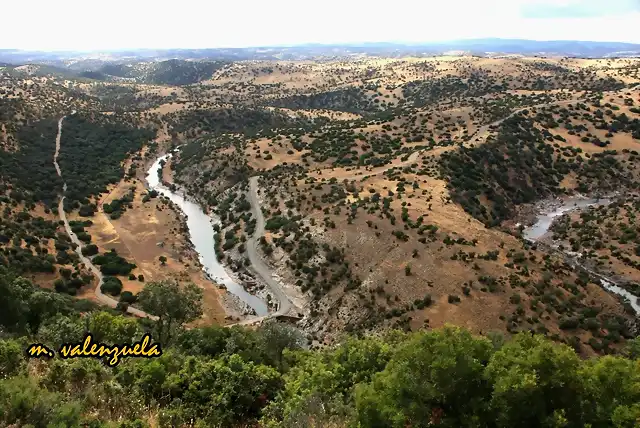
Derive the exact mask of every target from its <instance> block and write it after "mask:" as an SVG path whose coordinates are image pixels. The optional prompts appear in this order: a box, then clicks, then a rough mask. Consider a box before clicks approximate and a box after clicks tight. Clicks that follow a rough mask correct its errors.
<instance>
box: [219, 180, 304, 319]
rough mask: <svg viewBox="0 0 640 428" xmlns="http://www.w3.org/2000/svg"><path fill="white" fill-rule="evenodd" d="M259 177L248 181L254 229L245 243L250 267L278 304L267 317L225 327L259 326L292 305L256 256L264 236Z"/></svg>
mask: <svg viewBox="0 0 640 428" xmlns="http://www.w3.org/2000/svg"><path fill="white" fill-rule="evenodd" d="M259 178H260V177H259V176H255V177H251V178H250V179H249V201H250V202H251V210H252V213H253V215H254V216H255V219H256V229H255V231H254V232H253V235H252V236H251V238H249V240H248V241H247V256H248V257H249V261H250V262H251V267H252V268H253V270H254V271H255V273H256V274H257V275H258V276H259V277H260V278H262V280H263V281H264V282H265V283H266V284H267V286H269V288H270V289H271V293H272V294H273V296H274V298H275V299H276V300H277V301H278V302H279V303H278V306H279V307H278V310H277V311H276V312H273V313H271V314H269V315H265V316H263V317H259V318H252V319H248V320H245V321H241V322H238V323H234V324H229V325H227V326H226V327H232V326H234V325H251V324H259V323H261V322H263V321H266V320H268V319H270V318H275V317H277V316H280V315H286V314H287V313H288V312H289V311H290V310H291V308H292V307H293V304H292V303H291V300H289V297H288V296H287V294H286V293H285V292H284V290H283V289H282V286H281V285H280V283H279V282H278V281H277V280H275V279H274V278H273V276H272V274H271V269H270V268H269V267H268V266H267V264H266V263H265V262H264V260H262V258H261V257H260V255H259V254H258V241H259V239H260V237H262V236H263V235H264V224H265V223H264V215H263V214H262V208H261V207H260V202H259V201H258V179H259Z"/></svg>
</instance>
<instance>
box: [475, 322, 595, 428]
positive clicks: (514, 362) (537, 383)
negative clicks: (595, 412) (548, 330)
mask: <svg viewBox="0 0 640 428" xmlns="http://www.w3.org/2000/svg"><path fill="white" fill-rule="evenodd" d="M579 367H580V359H579V358H578V356H577V355H576V354H575V352H574V350H573V349H572V348H571V347H569V346H566V345H557V344H554V343H552V342H551V341H549V340H547V339H545V338H544V337H543V336H532V335H530V334H527V333H521V334H519V335H517V336H516V337H515V339H513V340H512V341H510V342H508V343H507V344H505V345H504V346H503V347H502V348H500V349H499V350H498V351H496V353H495V354H494V355H493V357H492V359H491V362H490V363H489V365H488V366H487V370H486V373H485V375H486V379H487V380H489V381H490V383H491V384H492V385H493V392H492V394H491V401H490V404H491V409H492V411H493V412H494V417H495V421H496V423H497V425H498V426H500V427H513V426H521V427H534V426H535V427H555V426H557V423H558V421H559V420H566V421H567V423H570V424H571V425H570V426H584V424H583V422H584V421H583V420H582V410H581V402H580V399H579V397H580V396H581V393H582V392H583V383H582V380H581V376H580V373H579Z"/></svg>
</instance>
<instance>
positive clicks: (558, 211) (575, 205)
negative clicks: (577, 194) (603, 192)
mask: <svg viewBox="0 0 640 428" xmlns="http://www.w3.org/2000/svg"><path fill="white" fill-rule="evenodd" d="M610 203H611V201H610V200H609V199H583V198H569V199H567V200H566V201H564V202H563V203H562V204H561V205H560V206H557V205H555V206H553V207H552V208H550V209H547V210H545V211H543V212H542V213H540V215H539V216H538V220H537V221H536V223H535V224H534V225H533V226H530V227H527V228H525V229H524V231H523V232H522V234H523V236H524V239H526V240H527V241H531V242H535V241H537V240H538V239H540V238H542V237H543V236H544V235H545V234H546V233H547V232H548V231H549V228H550V227H551V224H552V223H553V220H555V219H556V217H560V216H561V215H563V214H567V213H569V212H571V211H574V210H579V209H584V208H587V207H590V206H595V205H609V204H610Z"/></svg>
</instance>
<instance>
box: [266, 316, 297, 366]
mask: <svg viewBox="0 0 640 428" xmlns="http://www.w3.org/2000/svg"><path fill="white" fill-rule="evenodd" d="M258 335H259V336H260V339H261V342H262V346H263V348H264V352H265V354H266V355H267V357H269V359H271V362H272V363H273V364H274V365H275V366H276V367H281V366H282V353H283V351H284V350H285V349H291V350H294V349H301V348H302V347H303V346H304V345H305V343H306V340H305V338H304V336H303V335H302V333H300V331H299V330H298V329H296V328H294V327H292V326H289V325H286V324H281V323H278V322H277V321H274V320H269V321H267V322H266V323H264V324H262V325H261V326H260V328H259V329H258Z"/></svg>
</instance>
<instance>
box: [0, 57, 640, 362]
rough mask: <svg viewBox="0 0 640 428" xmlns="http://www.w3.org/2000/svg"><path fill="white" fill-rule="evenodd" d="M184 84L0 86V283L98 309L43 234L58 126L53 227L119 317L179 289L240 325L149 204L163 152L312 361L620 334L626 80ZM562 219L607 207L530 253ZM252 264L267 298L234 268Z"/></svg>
mask: <svg viewBox="0 0 640 428" xmlns="http://www.w3.org/2000/svg"><path fill="white" fill-rule="evenodd" d="M185 67H186V66H184V64H182V63H179V62H176V63H175V64H174V63H171V62H166V63H158V65H154V66H153V67H151V68H149V67H147V68H144V67H142V68H140V67H137V68H136V67H128V68H127V67H124V68H123V67H115V68H114V67H111V68H109V67H104V68H103V69H102V71H100V73H98V74H85V75H83V76H82V78H73V77H70V76H69V75H66V74H60V73H59V72H58V71H56V70H53V69H48V68H38V67H35V66H34V67H30V68H29V67H26V68H25V67H22V68H20V67H16V68H14V69H12V70H11V72H10V73H9V72H3V74H2V75H1V77H0V79H2V80H0V83H1V84H2V85H1V86H0V94H2V97H1V98H0V103H2V104H1V105H0V106H1V107H2V108H1V109H0V113H1V114H2V116H0V119H1V120H0V122H1V129H0V131H1V134H0V139H1V140H0V141H1V142H2V145H3V151H2V157H1V158H0V162H1V165H2V166H3V174H2V181H1V182H0V184H1V185H2V186H3V187H2V189H3V191H4V195H5V196H3V202H2V203H3V209H4V210H5V214H6V215H5V218H4V219H3V226H2V229H0V230H1V231H2V234H1V236H2V237H3V239H2V240H0V245H2V247H3V252H4V253H3V254H4V256H3V259H2V260H3V261H4V263H5V264H6V263H9V264H15V263H20V264H21V266H24V268H23V269H22V271H23V273H24V274H25V275H30V277H31V278H33V279H34V280H36V281H41V282H42V285H43V286H46V287H50V288H55V289H56V290H58V291H59V292H63V293H70V294H74V295H77V296H78V297H82V298H87V299H89V300H96V299H95V298H94V293H93V291H94V289H95V288H96V287H97V286H98V285H97V282H96V281H97V280H96V279H95V278H92V276H91V274H90V272H89V271H88V269H87V267H86V266H83V264H82V263H80V262H79V260H78V259H77V258H76V257H75V255H74V252H73V249H74V248H75V247H74V245H75V244H73V242H70V241H69V238H68V237H67V236H66V235H65V233H64V228H63V227H62V225H61V224H59V223H58V215H57V214H58V212H57V201H58V200H59V199H58V198H59V197H60V194H61V188H62V185H63V181H62V179H60V178H59V177H57V176H56V174H55V170H54V168H53V164H52V162H51V158H52V156H53V148H54V146H53V144H54V140H55V133H56V123H57V121H58V119H60V117H62V116H63V115H70V116H69V117H68V118H67V119H66V120H65V125H64V127H65V128H64V131H63V134H62V135H63V136H62V148H61V154H60V156H61V159H60V161H61V167H62V170H63V171H64V173H63V175H62V177H64V180H66V181H65V182H66V183H67V186H68V189H67V192H66V199H65V211H67V213H68V217H69V218H70V219H71V220H72V222H73V224H72V225H71V226H72V228H74V232H75V233H78V234H80V236H81V237H82V240H84V242H85V245H86V246H87V248H88V249H87V248H84V249H83V251H86V252H87V253H88V254H89V253H91V254H92V257H98V261H103V262H104V261H105V260H106V261H107V262H109V263H111V262H113V263H115V264H116V265H118V266H120V269H119V270H118V269H116V270H110V269H108V268H107V269H106V271H108V272H110V271H113V272H115V275H111V274H109V275H110V276H114V277H115V278H116V279H115V280H109V281H111V283H112V284H116V286H113V287H115V289H114V288H109V290H111V293H112V294H114V297H115V298H116V299H118V300H119V301H120V302H121V303H122V304H124V307H125V308H126V306H128V305H133V306H135V305H136V296H137V294H138V293H139V292H141V290H142V289H143V288H144V285H145V282H146V281H149V280H152V281H155V280H160V279H175V280H177V281H178V282H181V283H183V282H194V283H196V284H197V285H198V286H199V287H200V288H201V290H203V292H204V296H205V310H204V314H203V316H202V317H201V320H200V321H198V322H199V323H203V324H211V323H216V324H221V323H230V322H232V321H231V320H232V319H237V320H241V319H242V318H244V317H245V315H246V314H247V313H249V312H251V311H250V310H248V309H247V307H246V306H243V305H241V304H239V303H238V301H237V299H235V298H234V297H233V296H232V294H233V293H231V292H230V291H229V290H227V291H225V290H224V287H222V286H221V284H220V283H218V284H216V283H215V282H216V280H215V279H213V281H212V279H211V278H207V277H205V276H204V275H203V274H202V272H201V267H202V266H201V262H200V260H199V255H198V253H197V251H196V249H195V248H194V247H193V245H192V244H191V240H190V236H189V230H188V228H187V225H186V219H185V217H184V216H183V214H182V213H181V211H180V209H179V207H177V206H175V205H174V204H172V203H171V202H169V201H168V200H166V199H164V198H163V197H161V196H159V195H158V194H157V192H154V191H150V190H149V188H148V183H147V179H146V174H147V170H148V169H149V167H150V166H151V164H152V163H153V161H154V160H155V159H156V158H157V157H158V156H159V155H162V154H164V153H166V152H168V151H169V150H171V149H174V148H176V147H179V151H177V152H176V153H175V155H174V157H173V158H172V159H171V160H170V161H168V162H167V163H166V164H165V165H164V168H163V173H162V177H161V179H162V182H164V183H165V184H166V186H168V187H169V188H171V189H173V190H174V191H180V192H184V193H185V194H187V195H189V197H190V198H192V199H194V200H196V201H198V202H199V203H200V204H201V205H202V206H203V208H204V209H205V211H207V212H210V213H212V214H214V215H215V216H216V218H217V219H219V220H220V222H221V223H220V225H219V226H216V233H217V237H216V238H215V250H216V254H217V258H218V259H219V260H220V261H221V262H222V263H223V264H224V266H226V268H227V269H228V271H229V272H230V273H231V275H232V277H233V278H236V279H238V281H240V282H242V283H243V286H245V287H246V288H247V290H248V291H249V292H251V293H253V294H255V295H257V296H261V297H262V298H264V299H267V301H268V304H269V307H270V308H271V309H272V311H275V310H276V308H278V307H281V306H282V304H283V302H279V301H277V299H276V298H275V296H276V295H277V293H275V291H274V290H271V289H270V286H269V284H267V283H268V282H269V281H275V282H277V283H278V284H279V288H281V290H282V292H283V293H284V294H285V295H286V296H287V299H288V300H289V301H290V302H291V306H292V309H291V311H289V313H290V314H295V315H296V317H298V316H301V317H302V319H301V320H300V321H299V322H298V326H299V327H300V328H301V329H303V330H304V331H305V332H306V333H308V334H309V335H310V337H311V338H312V339H313V340H314V341H315V343H316V344H320V343H330V342H332V341H333V340H335V339H336V338H338V337H340V336H341V334H343V333H344V332H349V331H378V330H381V329H384V328H387V327H400V328H403V329H407V330H409V329H410V330H418V329H421V328H435V327H440V326H443V325H445V324H447V323H451V324H455V325H460V326H464V327H467V328H469V329H471V330H472V331H475V332H478V333H486V332H490V331H500V332H504V333H507V334H511V333H516V332H518V331H528V330H532V331H536V332H539V333H543V334H546V335H548V336H549V337H551V338H553V339H555V340H558V341H564V342H567V343H570V344H571V345H572V346H574V347H575V348H576V349H577V350H579V351H580V352H583V353H586V354H590V353H593V352H609V351H615V349H617V348H619V347H620V344H621V343H623V342H624V341H625V338H629V337H632V336H633V335H634V334H636V332H637V328H638V326H637V321H635V320H636V314H635V312H634V306H633V305H631V304H630V303H634V304H635V302H629V301H627V302H624V301H623V300H621V298H620V297H619V296H618V295H616V294H614V293H610V292H608V291H607V290H606V289H605V288H604V287H603V286H602V279H603V278H608V279H611V280H614V281H615V283H616V284H617V285H620V286H622V288H624V289H626V290H630V292H632V293H634V292H635V293H636V295H637V294H638V288H639V286H638V282H637V281H638V278H639V275H638V266H640V254H639V253H638V248H640V246H639V245H640V241H639V239H640V238H638V236H637V233H636V232H637V231H636V230H635V229H634V227H635V225H634V219H635V217H634V212H635V211H637V210H636V209H635V208H634V207H636V205H637V202H638V194H637V192H638V185H639V174H640V169H639V167H638V156H639V155H638V149H639V148H640V124H639V120H640V91H638V85H640V75H639V69H640V60H638V59H633V58H625V59H590V60H582V59H574V58H524V57H516V58H479V57H454V56H450V57H433V58H401V59H398V58H393V59H390V58H353V59H343V60H323V61H236V62H202V63H193V64H191V65H189V66H188V67H186V68H185ZM172 85H175V86H172ZM73 111H75V112H76V113H75V114H73V115H72V114H71V113H72V112H73ZM251 177H256V179H257V180H258V181H257V190H256V192H255V194H254V193H253V190H252V188H251V187H250V186H249V179H250V178H251ZM576 196H578V197H580V196H582V197H585V198H592V197H593V198H598V197H606V198H609V199H611V200H612V201H613V203H612V204H611V205H609V206H606V207H601V208H598V209H595V208H592V209H590V210H583V211H572V212H570V213H569V214H568V215H567V216H561V217H559V218H558V219H557V221H556V222H554V224H553V226H552V227H551V231H550V232H549V233H547V234H545V235H544V236H543V237H542V238H541V239H539V240H536V241H535V242H533V241H531V240H527V239H525V238H526V236H527V227H529V226H531V224H533V223H535V220H536V218H537V216H538V215H539V214H540V209H541V208H540V207H541V206H543V205H544V204H549V203H552V202H553V203H558V201H560V200H562V199H566V198H568V197H576ZM254 199H255V201H257V205H259V206H254V205H256V204H254V203H252V202H250V201H252V200H254ZM636 208H637V207H636ZM258 209H259V210H260V213H262V216H263V217H264V223H265V224H264V233H262V234H260V235H259V236H258V235H257V234H255V230H256V224H257V223H258V218H257V217H258V216H257V215H256V212H255V210H258ZM254 240H255V243H256V251H257V253H256V254H257V255H258V257H259V258H260V259H261V260H262V262H264V263H265V264H266V268H267V269H268V270H269V272H268V275H267V276H269V277H270V278H271V280H269V281H266V282H265V274H264V272H263V274H256V267H255V260H251V259H250V257H249V251H248V250H249V249H250V248H249V247H250V246H251V245H253V241H254ZM611 240H614V241H611ZM636 247H637V248H636ZM112 250H115V253H114V252H112ZM54 254H55V256H54ZM96 255H97V256H96ZM101 257H102V258H101ZM101 269H102V268H101ZM103 271H104V269H103ZM599 275H600V276H599ZM118 277H119V278H118ZM243 278H244V279H243ZM122 296H124V298H123V297H122ZM99 300H100V299H98V300H96V302H98V303H100V301H99ZM121 306H122V305H121ZM274 313H275V312H274ZM247 321H248V322H251V319H248V320H247Z"/></svg>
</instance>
